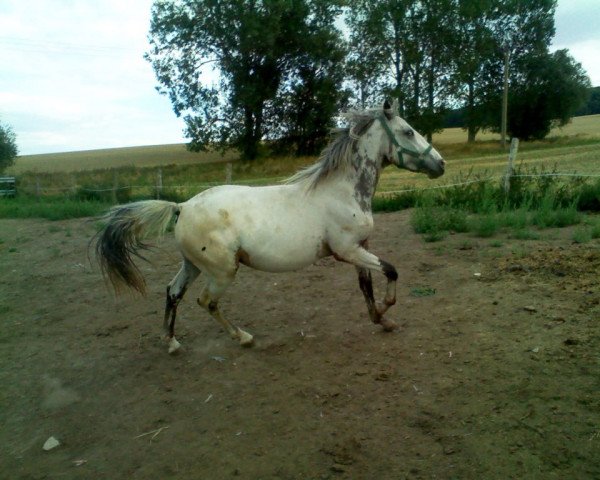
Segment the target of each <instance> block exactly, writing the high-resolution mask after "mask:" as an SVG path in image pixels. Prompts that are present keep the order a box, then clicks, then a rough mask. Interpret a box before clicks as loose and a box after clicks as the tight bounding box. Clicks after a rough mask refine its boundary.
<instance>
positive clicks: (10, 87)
mask: <svg viewBox="0 0 600 480" xmlns="http://www.w3.org/2000/svg"><path fill="white" fill-rule="evenodd" d="M151 5H152V0H127V1H124V0H26V1H25V0H2V1H1V2H0V66H1V67H0V123H2V124H3V125H6V124H8V125H10V126H11V127H12V128H13V130H14V132H15V133H16V134H17V145H18V147H19V152H20V154H22V155H28V154H35V153H49V152H62V151H71V150H88V149H96V148H110V147H122V146H136V145H153V144H165V143H182V142H185V141H186V139H185V138H184V137H183V134H182V130H183V128H184V124H183V120H181V119H178V118H177V117H176V116H175V114H174V113H173V111H172V109H171V105H170V102H169V100H168V98H166V97H164V96H162V95H159V94H158V93H157V92H156V90H155V86H156V85H157V83H156V80H155V78H154V72H153V71H152V67H151V65H150V64H149V63H148V62H146V61H145V60H144V59H143V58H142V56H143V54H144V52H145V51H146V50H147V49H148V42H147V33H148V28H149V23H150V8H151ZM556 48H568V49H569V50H570V52H571V54H572V55H573V56H574V57H575V58H576V59H577V60H578V61H579V62H581V63H582V65H583V67H584V68H585V69H586V71H587V72H588V74H589V75H590V78H591V80H592V84H593V85H595V86H599V85H600V61H599V60H598V58H599V57H600V0H559V3H558V9H557V14H556V37H555V41H554V44H553V49H556Z"/></svg>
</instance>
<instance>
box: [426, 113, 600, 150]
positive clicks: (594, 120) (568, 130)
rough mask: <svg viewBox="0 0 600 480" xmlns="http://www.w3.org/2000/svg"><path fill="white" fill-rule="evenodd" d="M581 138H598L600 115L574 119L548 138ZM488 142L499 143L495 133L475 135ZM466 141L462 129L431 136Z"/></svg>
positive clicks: (448, 141) (444, 139)
mask: <svg viewBox="0 0 600 480" xmlns="http://www.w3.org/2000/svg"><path fill="white" fill-rule="evenodd" d="M573 136H583V137H587V138H600V115H588V116H585V117H575V118H573V121H572V122H571V123H569V124H568V125H565V126H564V127H562V128H555V129H553V130H552V131H551V132H550V134H549V135H548V138H552V137H573ZM489 140H498V141H500V135H499V134H497V133H490V132H483V133H478V134H477V141H479V142H485V141H489ZM466 141H467V132H466V131H465V130H463V129H462V128H447V129H445V130H444V131H442V132H441V133H438V134H435V135H434V136H433V142H434V143H439V144H442V143H465V142H466Z"/></svg>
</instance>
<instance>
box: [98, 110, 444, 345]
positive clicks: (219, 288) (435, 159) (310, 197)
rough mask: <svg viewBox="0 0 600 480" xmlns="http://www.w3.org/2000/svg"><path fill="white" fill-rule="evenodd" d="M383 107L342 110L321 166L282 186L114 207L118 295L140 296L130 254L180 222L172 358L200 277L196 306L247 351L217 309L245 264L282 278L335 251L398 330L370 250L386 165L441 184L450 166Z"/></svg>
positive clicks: (102, 246)
mask: <svg viewBox="0 0 600 480" xmlns="http://www.w3.org/2000/svg"><path fill="white" fill-rule="evenodd" d="M383 107H384V108H383V110H381V109H377V110H368V111H364V112H351V113H348V114H345V116H346V118H347V119H348V120H349V121H350V124H351V125H352V126H351V128H348V129H344V130H341V131H339V132H338V135H337V137H336V138H334V139H333V140H332V141H331V143H330V144H329V145H328V146H327V147H326V148H325V149H324V150H323V152H322V154H321V157H320V159H319V161H318V162H317V163H316V164H314V165H312V166H310V167H308V168H306V169H305V170H302V171H300V172H298V173H297V174H296V175H294V176H293V177H291V178H290V179H289V180H288V182H287V183H286V184H285V185H278V186H268V187H245V186H233V185H224V186H219V187H214V188H211V189H209V190H206V191H204V192H202V193H200V194H198V195H196V196H195V197H193V198H191V199H190V200H188V201H186V202H184V203H180V204H177V203H172V202H167V201H160V200H147V201H140V202H135V203H130V204H128V205H122V206H117V207H114V208H113V209H112V210H110V211H109V212H108V213H107V214H106V216H105V220H106V224H105V226H104V227H103V229H102V230H101V231H100V232H99V234H98V239H97V243H96V253H97V256H98V259H99V261H100V265H101V267H102V271H103V273H105V274H106V275H107V276H108V278H109V280H110V281H111V283H112V284H113V286H114V287H115V289H116V290H118V287H119V286H120V285H126V286H128V287H131V288H133V289H136V290H138V291H140V292H141V293H144V290H145V282H144V279H143V278H142V276H141V273H140V271H139V270H138V269H137V267H136V266H135V265H134V263H133V261H132V256H133V255H136V256H138V257H139V256H140V255H139V252H140V250H141V249H143V248H145V247H146V245H145V244H144V243H143V239H144V238H145V237H146V236H147V235H149V234H151V233H154V234H162V233H164V232H165V231H166V230H167V229H168V227H169V225H170V224H171V222H172V220H173V219H175V220H176V224H175V238H176V241H177V245H178V247H179V250H180V251H181V254H182V256H183V262H182V265H181V269H180V270H179V273H177V275H176V276H175V277H174V278H173V280H172V281H171V283H169V285H168V287H167V300H166V307H165V314H164V330H165V335H166V340H167V342H168V344H169V353H173V352H175V351H176V350H177V349H178V348H179V347H180V344H179V342H178V341H177V340H176V338H175V335H174V333H175V317H176V313H177V305H178V304H179V302H180V301H181V299H182V297H183V295H184V294H185V292H186V290H187V289H188V287H189V286H190V284H191V283H192V282H193V281H194V280H195V279H196V277H197V276H198V275H199V274H200V272H204V274H205V276H206V285H205V287H204V289H203V290H202V292H201V293H200V297H199V298H198V304H199V305H200V306H201V307H203V308H205V309H206V310H207V311H208V312H209V313H210V315H211V316H213V317H214V318H215V319H216V320H218V321H219V322H220V323H221V324H222V325H223V327H224V328H225V329H226V330H227V331H228V332H229V334H230V335H231V337H232V338H234V339H237V340H238V341H239V343H240V344H241V345H243V346H249V345H251V344H252V343H253V338H252V335H250V334H249V333H247V332H245V331H243V330H242V329H240V328H238V327H236V326H234V325H233V324H232V323H231V322H229V321H228V320H226V319H225V318H224V317H223V315H221V312H220V311H219V306H218V302H219V299H220V298H221V296H222V295H223V293H224V292H225V290H226V289H227V287H228V286H229V285H230V284H231V282H232V281H233V279H234V278H235V275H236V272H237V270H238V268H239V265H240V263H241V264H244V265H247V266H249V267H252V268H255V269H257V270H262V271H266V272H286V271H291V270H297V269H300V268H303V267H306V266H308V265H311V264H312V263H314V262H315V261H316V260H318V259H320V258H323V257H327V256H330V255H333V257H334V258H335V259H336V260H339V261H342V262H347V263H351V264H353V265H355V266H356V269H357V271H358V277H359V285H360V288H361V290H362V292H363V294H364V297H365V300H366V303H367V308H368V311H369V315H370V318H371V320H372V321H373V322H374V323H379V324H381V325H382V327H383V328H384V330H386V331H390V330H393V329H394V328H395V326H396V324H395V323H394V322H393V321H392V320H390V319H387V318H384V316H383V315H384V314H385V312H386V311H387V310H388V308H389V307H390V306H391V305H393V304H394V303H395V302H396V279H397V278H398V274H397V272H396V269H395V268H394V267H393V266H392V265H390V264H389V263H387V262H386V261H384V260H382V259H380V258H379V257H377V256H376V255H374V254H373V253H371V252H369V251H368V250H367V248H368V244H367V241H368V238H369V235H371V232H372V231H373V215H372V212H371V202H372V199H373V195H374V193H375V188H376V186H377V182H378V180H379V174H380V172H381V170H382V168H383V167H385V166H386V165H396V166H397V167H401V168H405V169H408V170H410V171H413V172H422V173H427V174H428V175H429V177H430V178H436V177H439V176H441V175H442V174H443V173H444V166H445V161H444V160H443V159H442V157H441V156H440V154H439V153H438V152H437V151H436V150H435V149H433V148H432V147H431V145H429V144H428V143H427V142H426V141H425V140H424V139H423V137H422V136H421V135H420V134H419V133H417V132H415V130H414V129H413V128H411V127H410V125H408V123H407V122H405V121H404V120H403V119H402V118H400V117H399V116H397V115H396V114H395V113H394V112H395V109H393V108H392V107H391V106H390V105H389V103H388V102H385V104H384V106H383ZM371 271H377V272H381V273H383V274H384V275H385V276H386V278H387V290H386V294H385V297H384V298H383V301H381V302H375V300H374V298H373V285H372V280H371Z"/></svg>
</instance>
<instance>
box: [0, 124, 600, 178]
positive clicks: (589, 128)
mask: <svg viewBox="0 0 600 480" xmlns="http://www.w3.org/2000/svg"><path fill="white" fill-rule="evenodd" d="M466 137H467V134H466V132H465V131H464V130H462V129H460V128H449V129H446V130H444V131H443V132H442V133H439V134H436V135H434V137H433V143H434V144H435V145H437V146H438V147H439V148H440V149H442V150H447V148H448V146H449V145H451V144H452V145H454V144H456V146H455V147H454V148H452V153H450V156H452V157H454V156H455V154H456V156H472V155H473V153H475V152H472V150H473V148H467V147H465V148H460V145H466ZM549 137H577V138H578V139H592V138H599V139H600V115H590V116H587V117H576V118H574V119H573V122H572V123H570V124H569V125H566V126H565V127H564V128H561V129H555V130H553V131H552V132H551V134H550V136H549ZM499 138H500V137H499V135H497V134H493V133H487V132H484V133H480V134H479V135H478V136H477V140H478V142H477V144H476V147H475V150H477V152H476V153H480V152H481V150H482V146H481V145H480V144H481V142H489V141H492V140H499ZM486 149H487V150H490V151H493V150H495V151H497V148H496V146H495V145H489V146H487V147H485V146H483V150H486ZM445 156H448V154H445ZM235 158H236V154H235V152H231V153H229V154H228V155H226V156H225V157H222V156H221V155H220V154H219V153H217V152H208V153H192V152H189V151H188V150H187V149H186V148H185V145H183V144H175V145H151V146H140V147H128V148H111V149H104V150H88V151H81V152H66V153H49V154H42V155H23V156H20V157H18V158H17V161H16V163H15V165H14V166H13V167H12V168H11V169H9V171H8V173H10V174H21V173H24V172H39V173H45V172H48V173H50V172H78V171H79V172H80V171H85V170H97V169H104V168H107V169H111V168H120V167H131V166H135V167H137V168H144V167H157V166H165V165H195V164H198V163H211V162H219V161H226V160H233V159H235Z"/></svg>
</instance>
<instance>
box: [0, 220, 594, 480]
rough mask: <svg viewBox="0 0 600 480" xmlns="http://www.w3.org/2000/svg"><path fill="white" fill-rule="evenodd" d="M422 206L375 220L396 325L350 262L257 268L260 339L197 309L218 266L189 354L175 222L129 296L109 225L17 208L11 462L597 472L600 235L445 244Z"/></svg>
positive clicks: (330, 474)
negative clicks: (140, 291)
mask: <svg viewBox="0 0 600 480" xmlns="http://www.w3.org/2000/svg"><path fill="white" fill-rule="evenodd" d="M409 218H410V212H402V213H398V214H382V215H376V219H375V224H376V233H375V235H374V236H373V238H372V239H371V250H372V251H373V252H374V253H376V254H378V255H380V256H381V257H382V258H384V259H386V260H387V261H389V262H391V263H393V264H395V265H396V267H397V268H398V270H399V273H400V279H399V280H400V281H399V284H398V303H397V304H396V306H394V307H392V309H391V310H390V313H389V315H390V316H391V318H394V319H396V320H397V321H398V323H399V324H400V328H399V329H398V330H397V331H395V332H393V333H384V332H382V331H380V328H379V327H377V326H376V325H373V324H371V323H369V320H368V315H367V310H366V307H365V305H364V301H363V298H362V295H361V293H360V290H359V287H358V281H357V278H356V274H355V271H354V268H353V267H351V266H349V265H345V264H339V263H337V262H335V261H334V260H329V259H326V260H324V261H321V262H319V264H318V265H315V266H312V267H310V268H308V269H306V270H304V271H301V272H295V273H289V274H276V275H275V274H265V273H261V272H256V271H252V270H250V269H247V268H245V267H242V269H240V272H239V274H238V277H237V280H236V282H235V284H234V285H233V287H232V288H231V290H230V291H229V294H228V295H227V296H226V298H224V299H223V301H222V310H223V313H224V314H225V315H227V316H228V317H229V318H230V319H232V320H233V321H234V322H235V323H237V324H238V325H239V326H241V327H242V328H244V329H245V330H247V331H249V332H250V333H252V334H254V335H255V340H256V345H255V347H253V348H251V349H243V348H241V347H239V346H238V345H237V344H236V343H234V342H233V341H231V340H230V339H229V337H228V336H227V335H226V334H225V333H224V331H222V329H221V328H220V326H219V325H218V324H217V323H216V322H214V321H213V320H212V319H210V317H209V316H208V314H207V313H205V312H204V311H203V310H201V309H200V308H199V307H198V306H197V305H196V302H195V298H196V297H195V296H196V295H197V293H198V292H199V289H200V286H201V280H199V281H198V282H197V284H195V285H194V287H193V288H191V289H190V291H189V292H188V295H187V296H186V298H185V299H184V301H183V302H182V304H181V306H180V308H179V316H178V321H177V326H176V329H177V333H178V335H177V336H178V338H179V340H180V341H181V343H182V344H183V347H182V350H181V352H180V353H179V354H178V355H174V356H169V355H168V354H167V346H166V344H165V343H164V342H163V341H162V340H161V322H162V312H163V308H164V292H165V287H166V284H167V283H168V282H169V281H170V279H171V278H172V276H173V275H174V274H175V273H176V272H177V269H178V263H179V257H178V254H177V253H175V252H174V251H173V250H172V249H171V247H172V245H173V242H172V239H166V241H165V242H163V243H162V244H161V245H160V246H159V247H158V249H157V250H155V251H154V252H153V253H151V254H150V259H151V261H152V263H151V264H143V265H141V267H142V270H143V271H144V273H145V275H146V279H147V281H148V285H149V294H148V296H147V297H145V298H142V297H135V296H127V295H126V296H124V297H120V298H118V299H115V298H114V296H113V295H112V294H111V292H110V291H109V290H108V289H107V288H106V287H105V285H104V283H103V280H102V278H101V276H100V274H99V272H98V268H97V267H96V266H95V265H90V263H89V262H88V258H87V243H88V241H89V239H90V237H91V236H92V234H93V233H94V231H95V225H94V223H93V222H92V221H85V220H74V221H62V222H47V221H41V220H39V221H37V220H1V221H0V273H1V275H0V317H1V319H2V320H1V325H2V329H1V331H0V362H1V369H0V385H1V390H0V422H1V425H2V428H1V429H0V478H6V479H69V478H74V479H75V478H82V479H92V478H93V479H228V478H244V479H265V480H266V479H405V478H406V479H433V478H436V479H510V478H514V479H529V478H532V479H533V478H535V479H537V478H539V479H566V478H573V479H594V478H600V356H599V355H600V353H599V352H600V325H599V322H598V319H599V316H600V305H599V303H600V291H599V289H598V284H599V281H600V277H599V272H600V243H599V242H598V241H595V242H592V243H588V244H584V245H576V244H572V243H571V241H570V240H569V239H570V232H569V231H568V230H566V229H564V230H556V231H544V232H543V234H542V235H543V238H544V240H538V241H518V240H510V239H508V238H506V237H502V236H500V237H495V238H493V239H476V238H474V237H470V236H467V235H451V236H450V237H448V238H447V239H446V240H444V241H442V242H439V243H434V244H428V243H424V242H423V240H422V239H421V238H420V237H419V236H417V235H415V234H414V233H412V231H411V229H410V226H409ZM375 281H376V286H377V290H378V294H379V295H380V294H381V292H382V290H383V287H384V283H385V281H384V278H383V276H379V275H377V276H375ZM50 436H54V437H55V438H56V439H58V441H59V442H60V446H58V447H56V448H54V449H53V450H50V451H44V450H43V449H42V446H43V445H44V442H45V441H46V440H47V439H48V438H49V437H50Z"/></svg>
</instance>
